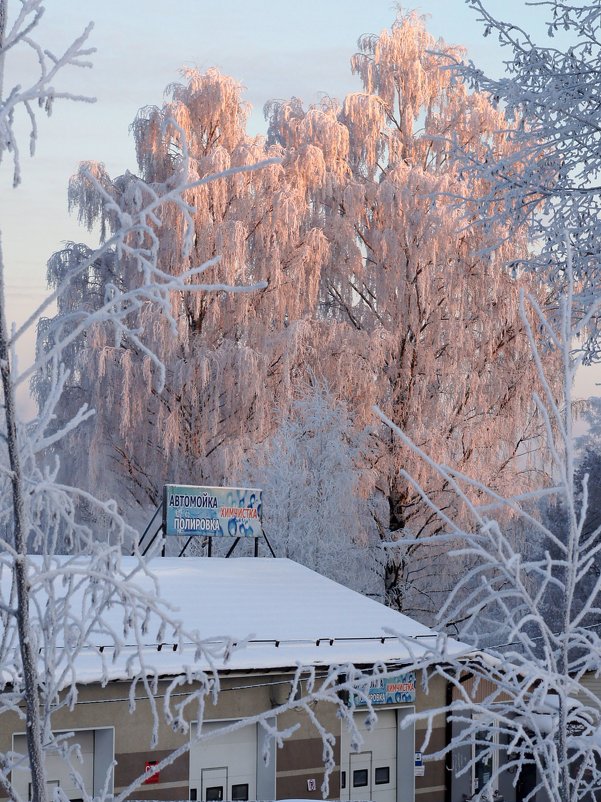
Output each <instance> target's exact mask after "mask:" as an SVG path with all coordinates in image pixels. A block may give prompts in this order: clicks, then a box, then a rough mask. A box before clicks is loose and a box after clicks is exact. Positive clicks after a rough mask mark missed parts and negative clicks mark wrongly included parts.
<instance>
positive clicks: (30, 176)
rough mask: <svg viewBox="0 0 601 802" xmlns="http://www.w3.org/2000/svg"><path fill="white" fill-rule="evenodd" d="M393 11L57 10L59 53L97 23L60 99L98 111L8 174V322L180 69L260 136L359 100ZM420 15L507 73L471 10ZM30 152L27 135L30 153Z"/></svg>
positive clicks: (520, 7)
mask: <svg viewBox="0 0 601 802" xmlns="http://www.w3.org/2000/svg"><path fill="white" fill-rule="evenodd" d="M395 7H396V4H395V3H393V2H391V0H369V2H366V0H302V2H296V1H295V2H291V0H278V2H276V0H221V2H214V1H212V2H207V0H177V2H174V3H171V4H169V3H165V2H164V0H160V2H159V0H47V11H46V14H45V17H44V22H43V33H42V32H40V34H39V37H38V38H39V40H40V41H43V43H44V45H45V46H48V47H50V48H51V49H54V50H56V51H59V50H60V49H61V47H64V46H66V45H67V44H69V42H70V41H71V40H72V39H73V38H74V37H75V36H76V35H78V34H79V33H80V32H81V31H82V30H83V28H84V27H85V26H86V24H87V23H88V22H90V21H94V23H95V27H94V30H93V31H92V34H91V37H90V44H91V45H92V46H94V47H96V48H97V53H95V54H94V55H93V56H92V57H91V58H92V61H93V63H94V67H93V69H92V70H85V71H84V70H71V71H70V72H69V73H68V74H65V76H64V78H63V84H62V86H61V88H69V89H70V90H72V91H74V92H76V93H78V94H86V95H93V96H95V97H96V98H97V102H96V103H95V104H93V105H87V104H74V103H68V102H64V103H57V104H56V106H55V109H54V112H53V115H52V117H51V118H50V119H49V120H45V119H44V120H42V121H41V124H40V136H39V143H38V148H37V154H36V157H35V158H34V159H33V160H32V159H30V158H28V156H26V155H25V156H24V157H23V165H22V169H23V184H22V186H21V187H20V188H19V189H17V190H16V191H14V190H12V189H11V188H10V187H11V172H10V167H11V166H10V164H9V163H8V162H5V163H4V164H3V165H2V166H0V182H1V186H2V192H1V193H0V220H1V227H2V237H3V247H4V255H5V262H6V265H7V284H8V291H9V317H12V318H14V319H15V320H16V321H21V320H23V319H24V318H25V316H26V315H27V314H29V313H30V311H32V310H33V309H34V308H35V305H36V303H37V302H39V301H41V299H42V298H43V295H44V289H45V263H46V260H47V259H48V257H49V256H50V254H51V253H52V252H53V251H55V250H57V249H59V248H60V247H61V244H62V243H63V242H65V241H67V240H71V239H77V240H84V241H89V242H90V244H93V243H92V242H91V241H90V238H89V235H88V234H87V232H85V231H83V230H82V229H80V228H78V226H77V223H76V221H75V220H74V219H72V218H70V217H69V215H68V213H67V182H68V179H69V176H70V175H71V174H72V173H74V172H75V170H76V169H77V165H78V163H79V162H80V161H83V160H95V161H102V162H104V163H105V164H106V166H107V168H108V171H109V173H110V174H111V175H114V176H116V175H119V174H120V173H122V172H124V171H125V170H126V169H130V170H132V171H135V170H136V162H135V158H134V150H133V141H132V137H131V135H130V133H129V131H128V127H129V125H130V123H131V122H132V120H133V119H134V116H135V114H136V111H137V110H138V109H139V108H140V107H142V106H145V105H159V104H160V103H161V101H162V98H163V91H164V89H165V87H166V86H167V85H168V84H169V83H172V82H174V81H177V80H178V70H179V69H180V68H181V67H182V66H195V67H198V68H199V69H201V70H204V69H206V68H208V67H212V66H217V67H219V69H221V70H222V71H223V72H225V73H228V74H230V75H232V76H233V77H234V78H236V79H237V80H239V81H240V82H241V83H242V84H243V85H244V86H245V87H246V99H247V100H248V101H249V102H250V103H251V104H252V106H253V114H252V117H251V122H250V127H251V130H252V132H253V133H259V132H262V131H263V130H264V121H263V116H262V109H263V106H264V104H265V103H266V102H267V101H268V100H270V99H272V98H289V97H291V96H293V95H294V96H297V97H300V98H301V99H302V100H303V101H304V102H305V103H306V104H309V103H311V102H315V101H316V100H318V99H319V97H320V95H321V94H322V93H326V94H329V95H333V96H336V97H339V98H342V97H343V96H344V95H345V94H346V93H347V92H349V91H353V90H356V89H358V88H359V83H358V79H357V78H354V77H353V76H352V75H351V72H350V67H349V59H350V56H351V55H352V54H353V52H355V50H356V41H357V38H358V37H359V35H361V34H362V33H379V32H380V31H381V30H382V29H383V28H385V27H388V26H389V25H390V23H391V22H392V21H393V19H394V16H395ZM404 7H411V6H404ZM414 7H415V8H416V9H417V10H418V11H420V12H422V13H425V14H429V15H430V20H429V26H428V27H429V29H430V30H431V32H432V33H433V34H434V35H436V36H442V37H443V38H444V39H445V40H446V41H447V42H449V43H452V44H463V45H465V46H466V47H467V49H468V53H469V55H470V57H471V58H472V59H473V60H474V61H475V62H476V63H478V64H481V65H482V66H484V67H485V68H486V69H488V70H489V71H494V72H497V73H500V72H501V70H502V67H501V64H502V51H500V49H499V47H498V45H497V44H496V42H495V41H494V40H493V39H492V37H490V38H488V39H483V38H482V36H481V26H480V25H479V24H478V22H477V21H476V19H475V15H474V13H473V12H472V11H470V9H469V8H468V7H467V5H466V4H465V3H464V2H463V0H421V2H419V3H416V5H415V6H414ZM489 7H490V8H491V10H493V11H496V12H497V13H499V14H502V15H504V17H505V18H511V19H512V20H514V21H518V22H520V23H521V24H523V25H524V26H525V27H530V26H531V24H532V23H533V22H534V21H535V20H536V18H537V17H538V18H539V19H540V16H541V13H540V9H539V10H536V9H527V8H526V6H525V5H524V3H523V2H522V0H491V1H490V3H489ZM541 30H542V29H541ZM31 66H32V64H31V63H29V62H28V61H27V60H26V59H23V58H22V57H19V59H18V63H17V64H14V63H13V66H12V69H10V68H9V70H8V71H7V77H6V81H5V90H6V89H7V88H9V87H10V86H12V84H13V83H14V82H15V81H18V82H20V83H23V84H25V83H26V77H24V76H26V75H27V73H28V71H29V69H31ZM58 86H59V84H58V82H57V87H58ZM26 140H27V132H26V131H25V132H24V136H23V137H22V150H23V151H24V152H26V151H27V141H26ZM31 352H32V346H31V341H30V342H29V343H28V344H27V346H26V347H25V348H23V349H22V350H21V352H20V359H21V361H22V362H23V363H24V362H28V361H29V359H30V357H31ZM589 384H590V382H589ZM580 391H581V392H583V391H585V390H580ZM588 392H596V388H594V387H593V386H592V385H591V389H590V390H588ZM21 404H22V405H23V411H25V409H26V408H27V409H29V408H30V404H29V403H28V400H27V398H26V396H25V395H22V396H21Z"/></svg>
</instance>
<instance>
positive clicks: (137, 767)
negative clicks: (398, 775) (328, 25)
mask: <svg viewBox="0 0 601 802" xmlns="http://www.w3.org/2000/svg"><path fill="white" fill-rule="evenodd" d="M289 679H290V677H289V675H279V674H264V675H260V676H259V675H251V676H248V675H246V676H232V675H228V676H226V677H224V678H222V681H221V692H220V694H219V698H218V703H217V705H213V704H211V703H208V704H207V706H206V708H205V711H204V718H205V720H207V721H210V720H220V719H239V718H244V717H247V716H252V715H257V714H259V713H262V712H265V711H269V710H271V709H273V708H274V707H277V706H278V705H279V704H281V703H282V702H283V701H284V700H285V699H286V698H287V696H288V693H289V689H290V686H289V684H288V683H289ZM164 690H165V685H162V686H161V687H160V689H159V694H158V696H159V699H158V704H159V706H160V705H162V701H163V699H162V698H160V697H162V695H163V694H164ZM183 691H189V688H187V687H186V688H184V689H183ZM128 692H129V685H128V684H126V683H121V682H115V683H110V684H109V685H108V686H107V687H105V688H100V687H99V686H97V685H93V686H81V687H80V689H79V696H78V703H77V705H76V707H75V710H74V711H73V712H69V711H68V710H61V711H58V712H57V713H56V714H55V715H54V717H53V726H54V728H55V729H56V730H68V729H71V728H73V729H88V728H89V729H94V728H100V727H114V730H115V760H116V761H117V765H116V768H115V777H114V780H115V792H117V793H119V792H120V791H122V790H123V789H124V788H125V787H127V786H128V785H129V783H131V782H132V781H133V780H134V779H135V778H136V777H138V776H139V775H141V774H142V773H143V772H144V767H145V763H146V761H151V760H156V761H160V760H162V759H163V758H164V757H166V756H167V755H168V754H170V753H171V752H172V751H173V750H176V749H178V748H180V747H183V746H186V745H187V744H188V743H189V735H188V734H182V733H178V732H174V731H173V729H172V728H171V727H169V726H167V725H165V724H163V725H162V726H161V727H160V728H159V741H158V744H157V746H156V748H151V747H150V741H151V733H152V715H151V709H150V705H149V703H148V701H147V700H145V699H143V698H141V699H139V700H137V702H136V710H135V711H134V712H133V713H130V712H129V707H128V705H129V702H128ZM142 693H143V690H142V688H140V692H139V694H138V695H139V696H142ZM444 693H445V691H444V683H443V682H442V680H440V678H435V679H434V680H433V682H432V683H431V684H430V688H429V693H428V694H427V695H426V694H424V693H423V691H422V689H421V687H418V691H417V697H418V698H417V704H416V709H417V710H418V711H420V710H424V709H426V708H431V707H442V705H443V704H444ZM313 711H314V713H315V714H316V715H317V717H318V719H319V721H320V722H321V723H322V724H323V725H324V726H325V727H326V729H328V730H329V731H330V732H331V733H333V734H334V735H336V745H335V750H334V760H335V763H336V769H335V771H334V773H333V775H332V776H331V778H330V792H329V796H330V797H331V798H337V797H338V796H339V793H340V786H339V761H340V738H339V736H340V719H338V718H337V716H336V710H335V707H334V706H333V705H326V704H324V703H320V704H318V705H316V706H315V707H314V708H313ZM189 716H190V719H191V720H195V719H196V718H197V716H198V713H197V710H196V709H195V708H194V706H190V709H189ZM296 723H300V724H301V726H300V727H299V728H298V729H297V730H296V731H295V732H294V733H293V735H292V736H291V738H290V739H289V740H288V741H287V742H286V743H285V745H284V747H283V748H282V749H279V750H277V754H276V772H277V773H276V795H277V797H278V798H283V797H297V798H298V797H303V798H307V799H311V798H314V799H321V790H320V788H321V783H322V780H323V776H324V768H323V760H322V757H323V746H322V742H321V738H320V736H319V734H318V733H317V732H316V730H315V727H314V726H313V724H312V723H311V722H310V721H309V719H308V717H307V715H306V714H304V713H301V712H300V711H299V710H291V711H289V712H287V713H285V714H283V715H282V716H280V718H279V719H278V726H279V728H280V729H285V728H286V727H288V726H290V725H292V724H296ZM424 729H425V725H421V724H418V725H417V729H416V749H420V746H421V743H422V740H423V733H424ZM23 731H24V726H23V723H22V722H20V721H19V720H18V719H17V717H16V716H15V717H14V718H13V720H12V721H9V717H8V716H6V717H3V728H2V731H1V732H0V751H8V750H10V749H11V747H12V734H13V732H15V733H16V732H23ZM444 733H445V729H444V717H443V716H439V717H437V719H436V721H435V727H434V732H433V734H432V738H431V743H430V751H433V750H436V749H439V748H441V746H442V744H443V743H444ZM188 771H189V756H188V752H187V750H186V751H184V752H183V754H182V755H181V756H180V757H178V758H177V759H176V760H175V761H174V762H173V763H172V764H171V765H170V766H168V767H167V768H165V769H163V770H162V771H161V772H160V777H159V779H160V782H159V783H157V784H152V785H143V786H141V787H140V788H139V789H138V790H136V791H135V793H134V794H133V796H134V797H135V798H136V799H157V800H182V799H187V798H188ZM308 779H315V780H316V790H315V791H309V790H308V789H307V780H308ZM443 788H444V765H443V762H442V761H438V762H436V763H427V764H426V768H425V776H424V777H423V778H419V777H418V778H416V799H418V800H420V801H421V802H430V800H434V799H441V798H443V792H442V790H441V789H443ZM1 799H2V798H1V797H0V800H1ZM2 802H3V800H2Z"/></svg>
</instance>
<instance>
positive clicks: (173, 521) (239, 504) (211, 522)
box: [163, 485, 263, 537]
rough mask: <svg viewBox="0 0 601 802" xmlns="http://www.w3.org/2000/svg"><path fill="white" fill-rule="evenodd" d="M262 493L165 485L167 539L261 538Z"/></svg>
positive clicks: (259, 491) (240, 488)
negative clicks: (174, 537)
mask: <svg viewBox="0 0 601 802" xmlns="http://www.w3.org/2000/svg"><path fill="white" fill-rule="evenodd" d="M262 499H263V491H262V490H256V489H252V488H246V487H244V488H242V487H194V486H192V485H165V486H164V488H163V530H164V532H165V535H180V536H181V535H183V536H184V537H189V536H190V535H198V536H206V535H209V536H211V537H260V536H261V535H262V534H263V518H262V512H263V505H262Z"/></svg>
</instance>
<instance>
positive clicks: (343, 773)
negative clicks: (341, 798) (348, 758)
mask: <svg viewBox="0 0 601 802" xmlns="http://www.w3.org/2000/svg"><path fill="white" fill-rule="evenodd" d="M340 788H341V789H344V788H346V771H341V772H340Z"/></svg>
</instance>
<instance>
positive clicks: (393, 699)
mask: <svg viewBox="0 0 601 802" xmlns="http://www.w3.org/2000/svg"><path fill="white" fill-rule="evenodd" d="M367 695H368V696H369V701H370V702H371V703H372V705H374V706H377V705H397V704H407V703H409V702H415V672H413V671H410V672H408V673H407V674H394V675H392V676H388V677H378V678H377V679H374V680H373V682H371V683H370V686H369V688H368V690H367ZM353 701H354V706H355V707H361V705H365V704H367V703H366V702H364V701H363V700H362V699H360V698H359V697H357V696H355V698H354V700H353Z"/></svg>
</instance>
